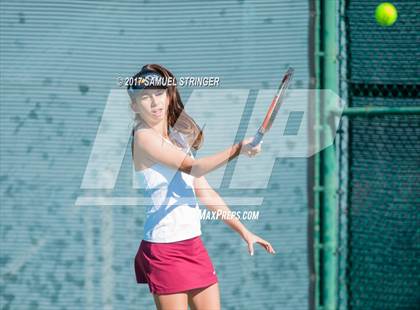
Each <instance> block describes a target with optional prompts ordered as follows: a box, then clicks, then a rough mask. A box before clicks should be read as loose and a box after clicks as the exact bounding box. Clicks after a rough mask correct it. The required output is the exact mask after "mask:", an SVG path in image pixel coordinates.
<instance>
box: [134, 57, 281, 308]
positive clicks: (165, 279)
mask: <svg viewBox="0 0 420 310" xmlns="http://www.w3.org/2000/svg"><path fill="white" fill-rule="evenodd" d="M153 78H163V79H166V80H170V79H169V78H171V79H175V77H174V76H173V74H172V73H171V72H170V71H168V70H167V69H165V68H164V67H162V66H160V65H156V64H150V65H146V66H144V67H143V68H142V69H141V71H140V72H139V73H137V74H136V75H135V76H134V77H133V80H134V81H136V83H133V84H132V85H129V86H128V93H129V95H130V99H131V109H132V110H133V111H134V113H135V118H134V128H133V140H132V145H131V146H132V156H133V161H134V168H135V171H136V172H135V173H136V177H138V180H139V181H140V182H143V184H144V185H145V188H146V190H145V192H146V193H147V195H148V196H149V197H150V198H151V199H152V201H153V204H152V206H150V207H148V209H147V211H146V221H145V225H144V236H143V240H142V241H141V243H140V246H139V249H138V251H137V254H136V256H135V260H134V268H135V274H136V280H137V283H147V284H148V286H149V290H150V292H151V293H152V294H153V297H154V301H155V304H156V307H157V309H162V310H174V309H177V310H179V309H188V305H189V306H190V308H191V309H196V310H209V309H211V310H217V309H220V296H219V287H218V278H217V276H216V271H215V270H214V267H213V264H212V262H211V260H210V257H209V255H208V253H207V250H206V248H205V246H204V244H203V242H202V240H201V237H200V236H201V226H200V208H199V205H198V203H197V198H198V199H199V200H200V201H201V203H202V204H204V205H205V206H206V208H207V209H209V210H210V211H213V212H217V210H221V211H225V212H229V211H230V209H229V208H228V207H227V206H226V204H225V203H224V201H223V199H222V198H221V197H220V196H219V195H218V193H217V192H216V191H214V190H213V189H212V188H211V186H210V185H209V183H208V182H207V181H206V179H205V175H206V174H207V173H209V172H210V171H213V170H215V169H216V168H218V167H220V166H222V165H223V164H225V163H227V162H228V161H230V160H232V159H233V158H235V157H237V156H238V155H240V154H244V155H247V156H249V157H253V156H255V155H257V154H258V153H259V152H260V151H261V145H260V144H259V145H257V146H255V147H252V146H251V145H250V142H251V141H252V140H253V137H250V138H247V139H245V140H243V141H241V142H240V143H238V144H234V145H232V146H230V147H228V148H226V149H225V150H222V151H220V152H218V153H216V154H214V155H211V156H207V157H203V158H199V159H197V158H195V157H194V156H193V154H192V153H191V149H194V150H197V149H199V148H200V146H201V145H202V141H203V132H202V129H200V128H199V127H198V125H197V124H196V123H195V122H194V120H193V119H192V118H191V117H190V116H188V114H187V113H186V112H185V111H184V105H183V103H182V101H181V98H180V95H179V92H178V90H177V88H176V85H171V86H168V85H166V86H165V85H153V86H150V84H152V83H147V82H146V81H151V80H152V79H153ZM137 82H138V83H137ZM147 84H148V85H149V86H148V85H147ZM162 84H165V83H162ZM173 84H174V83H173ZM223 220H224V222H225V223H226V224H227V225H229V226H230V227H231V228H232V229H233V230H234V231H236V232H237V233H238V234H239V235H240V236H241V237H242V238H243V240H244V241H245V242H246V243H247V245H248V251H249V253H250V254H251V255H253V251H254V243H258V244H260V245H261V246H262V247H263V248H264V249H265V250H266V251H267V252H269V253H271V254H274V253H275V251H274V249H273V247H272V246H271V244H270V243H269V242H267V241H265V240H263V239H262V238H260V237H258V236H257V235H255V234H253V233H252V232H250V231H249V230H248V229H246V227H245V226H244V225H243V224H242V223H241V222H240V221H239V219H238V218H237V217H232V218H227V219H223Z"/></svg>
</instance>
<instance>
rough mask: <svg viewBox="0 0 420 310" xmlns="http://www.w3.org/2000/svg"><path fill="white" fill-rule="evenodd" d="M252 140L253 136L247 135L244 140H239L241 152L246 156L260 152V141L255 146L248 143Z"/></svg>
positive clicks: (252, 155)
mask: <svg viewBox="0 0 420 310" xmlns="http://www.w3.org/2000/svg"><path fill="white" fill-rule="evenodd" d="M253 140H254V137H248V138H245V139H244V140H242V142H241V145H242V146H241V154H245V155H247V156H248V157H254V156H256V155H257V154H259V153H261V144H262V141H261V142H260V143H258V144H257V145H256V146H254V147H253V146H252V145H251V144H250V143H251V142H252V141H253Z"/></svg>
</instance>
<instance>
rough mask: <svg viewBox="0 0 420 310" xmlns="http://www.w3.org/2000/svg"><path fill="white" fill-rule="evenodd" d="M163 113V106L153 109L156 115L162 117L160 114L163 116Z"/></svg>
mask: <svg viewBox="0 0 420 310" xmlns="http://www.w3.org/2000/svg"><path fill="white" fill-rule="evenodd" d="M162 113H163V108H161V109H156V110H152V114H153V115H154V116H156V117H160V116H162Z"/></svg>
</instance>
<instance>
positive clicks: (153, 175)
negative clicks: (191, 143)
mask: <svg viewBox="0 0 420 310" xmlns="http://www.w3.org/2000/svg"><path fill="white" fill-rule="evenodd" d="M137 130H141V129H137ZM171 136H173V137H174V138H175V139H176V141H177V142H180V143H181V145H184V148H183V150H184V152H185V153H188V154H189V155H190V156H192V157H193V155H192V154H191V152H190V149H189V147H188V146H187V143H186V139H185V137H184V136H183V135H182V134H180V133H179V132H175V131H172V132H171ZM162 139H165V138H163V137H162ZM165 140H166V141H168V142H169V143H171V144H172V142H171V141H169V140H167V139H165ZM135 174H136V178H137V180H138V182H139V183H140V184H141V185H142V187H143V188H145V189H146V196H147V197H150V198H151V200H152V201H153V204H152V205H149V206H147V207H146V221H145V224H144V235H143V240H146V241H149V242H157V243H168V242H175V241H181V240H185V239H190V238H193V237H196V236H199V235H201V223H200V214H201V212H200V206H199V205H198V203H197V199H196V196H195V190H194V185H193V180H194V177H193V176H192V175H189V174H187V173H184V172H181V171H179V170H175V169H172V168H169V167H167V166H165V165H163V164H160V163H156V164H154V165H153V166H151V167H149V168H146V169H144V170H140V171H135Z"/></svg>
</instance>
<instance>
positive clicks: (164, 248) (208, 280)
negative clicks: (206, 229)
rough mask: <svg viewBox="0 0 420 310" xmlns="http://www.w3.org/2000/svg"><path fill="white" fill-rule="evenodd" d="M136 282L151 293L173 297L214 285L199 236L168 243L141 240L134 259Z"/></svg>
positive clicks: (212, 268)
mask: <svg viewBox="0 0 420 310" xmlns="http://www.w3.org/2000/svg"><path fill="white" fill-rule="evenodd" d="M134 270H135V272H136V279H137V283H147V284H148V285H149V289H150V292H151V293H153V294H174V293H179V292H185V291H188V290H192V289H195V288H202V287H207V286H210V285H212V284H214V283H217V282H218V279H217V276H216V271H215V270H214V267H213V264H212V262H211V260H210V257H209V255H208V253H207V250H206V248H205V247H204V244H203V241H202V240H201V237H200V236H197V237H194V238H191V239H187V240H182V241H177V242H171V243H155V242H148V241H145V240H142V241H141V243H140V246H139V249H138V251H137V254H136V257H135V259H134Z"/></svg>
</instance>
